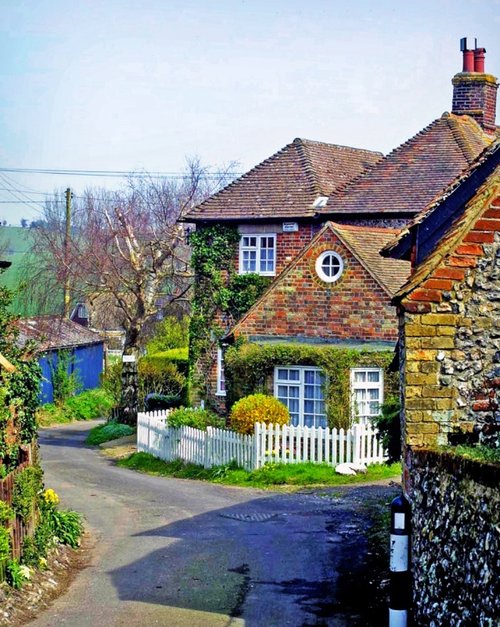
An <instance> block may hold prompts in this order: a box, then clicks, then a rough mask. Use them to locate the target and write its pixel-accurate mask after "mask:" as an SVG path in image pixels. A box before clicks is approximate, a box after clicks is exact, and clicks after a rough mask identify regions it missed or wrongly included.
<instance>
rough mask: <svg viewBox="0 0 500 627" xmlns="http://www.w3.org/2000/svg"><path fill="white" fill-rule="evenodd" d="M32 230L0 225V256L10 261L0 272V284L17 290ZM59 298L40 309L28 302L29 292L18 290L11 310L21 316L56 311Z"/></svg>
mask: <svg viewBox="0 0 500 627" xmlns="http://www.w3.org/2000/svg"><path fill="white" fill-rule="evenodd" d="M32 237H33V231H31V230H30V229H23V228H22V227H20V226H3V227H0V258H1V259H3V260H5V261H11V262H12V265H11V267H10V268H8V269H7V270H5V271H4V272H3V273H2V274H0V285H2V286H5V287H8V288H9V289H11V290H14V291H15V290H17V289H18V288H19V285H20V284H21V283H22V281H23V277H24V275H25V267H26V262H27V261H28V257H29V251H30V248H31V245H32V242H33V240H32ZM61 300H62V297H61V298H55V299H52V301H51V303H50V305H49V306H47V305H45V306H44V307H43V308H42V309H40V308H39V307H38V306H37V305H36V304H35V303H32V302H29V301H30V299H29V294H28V293H27V292H20V293H19V294H17V295H16V296H15V297H14V300H13V303H12V310H13V311H14V312H15V313H16V314H19V315H20V316H22V317H26V316H34V315H39V314H44V313H56V312H57V311H59V310H60V303H61Z"/></svg>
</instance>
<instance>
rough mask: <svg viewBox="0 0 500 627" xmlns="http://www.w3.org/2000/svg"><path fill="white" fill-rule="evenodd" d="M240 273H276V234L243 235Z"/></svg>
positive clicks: (268, 274) (267, 274)
mask: <svg viewBox="0 0 500 627" xmlns="http://www.w3.org/2000/svg"><path fill="white" fill-rule="evenodd" d="M239 271H240V274H250V273H255V274H261V275H263V276H274V275H275V274H276V235H275V234H274V233H273V234H264V235H260V234H259V235H257V234H255V235H253V234H252V235H248V234H245V235H242V236H241V240H240V266H239Z"/></svg>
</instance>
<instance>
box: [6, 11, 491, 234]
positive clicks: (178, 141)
mask: <svg viewBox="0 0 500 627" xmlns="http://www.w3.org/2000/svg"><path fill="white" fill-rule="evenodd" d="M0 18H1V19H0V59H1V62H0V73H1V75H0V220H7V222H8V223H10V224H13V225H19V223H20V220H21V218H27V219H37V217H40V211H41V210H42V203H43V202H44V200H45V199H46V198H50V197H51V195H52V194H53V193H54V191H55V190H57V189H59V190H60V189H64V188H66V187H71V188H72V190H74V192H75V193H76V194H78V193H79V192H81V191H83V189H85V188H86V187H88V186H91V185H105V186H106V187H108V188H110V189H113V188H116V187H119V186H120V185H121V184H122V183H123V180H122V179H119V178H111V177H101V178H92V177H84V176H76V175H74V174H65V175H48V174H43V175H42V174H36V173H19V172H12V171H11V170H18V169H51V170H79V171H91V170H92V171H95V170H102V171H120V172H132V171H142V170H145V171H148V172H174V173H178V172H181V171H182V170H183V168H184V167H185V164H186V159H187V158H191V157H195V156H196V157H199V159H200V160H201V163H202V164H204V165H206V166H209V167H211V168H213V169H214V170H217V169H219V168H222V167H224V166H225V165H227V164H229V163H232V162H236V163H237V164H238V165H237V168H236V169H237V170H238V171H239V172H244V171H246V170H248V169H250V168H251V167H253V166H254V165H256V164H257V163H259V162H261V161H262V160H264V159H266V158H267V157H269V156H271V155H272V154H273V153H274V152H276V151H277V150H279V149H280V148H282V147H283V146H284V145H286V144H287V143H289V142H291V141H292V140H293V139H294V138H295V137H302V138H306V139H312V140H318V141H325V142H330V143H335V144H342V145H348V146H355V147H361V148H368V149H373V150H380V151H382V152H384V153H387V152H389V151H390V150H391V149H393V148H394V147H396V146H397V145H399V144H400V143H402V142H404V141H405V140H406V139H408V138H409V137H411V136H412V135H414V134H415V133H416V132H418V131H419V130H420V129H422V128H423V127H424V126H426V125H427V124H429V123H430V122H431V121H432V120H434V119H436V118H437V117H439V116H440V115H441V114H442V113H443V112H444V111H449V110H450V108H451V96H452V86H451V78H452V77H453V75H454V74H456V73H457V72H459V71H461V68H462V65H461V64H462V60H461V53H460V49H459V43H460V38H461V37H464V36H472V37H477V40H478V45H479V46H481V47H485V48H486V51H487V53H486V71H487V72H490V73H492V74H494V75H496V76H500V37H499V32H500V0H307V1H306V0H142V1H138V0H134V1H131V0H101V1H99V0H87V1H83V0H72V1H71V2H68V1H67V0H27V1H25V0H15V1H14V0H0ZM497 123H498V117H497ZM2 169H3V170H2Z"/></svg>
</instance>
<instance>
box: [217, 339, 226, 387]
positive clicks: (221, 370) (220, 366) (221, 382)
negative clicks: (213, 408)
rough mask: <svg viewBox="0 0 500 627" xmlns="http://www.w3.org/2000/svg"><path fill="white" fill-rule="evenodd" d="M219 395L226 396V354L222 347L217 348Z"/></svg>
mask: <svg viewBox="0 0 500 627" xmlns="http://www.w3.org/2000/svg"><path fill="white" fill-rule="evenodd" d="M216 395H217V396H226V377H225V376H224V356H223V354H222V349H221V348H219V349H217V392H216Z"/></svg>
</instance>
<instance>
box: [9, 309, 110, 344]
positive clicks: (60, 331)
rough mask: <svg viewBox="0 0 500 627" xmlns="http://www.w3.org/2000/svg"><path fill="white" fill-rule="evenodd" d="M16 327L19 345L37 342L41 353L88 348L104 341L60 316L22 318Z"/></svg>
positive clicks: (95, 334) (92, 332)
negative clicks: (79, 347)
mask: <svg viewBox="0 0 500 627" xmlns="http://www.w3.org/2000/svg"><path fill="white" fill-rule="evenodd" d="M16 326H17V328H18V329H19V343H20V344H21V345H22V346H24V344H26V342H27V341H29V340H35V341H36V342H38V349H39V350H41V351H44V350H51V349H59V348H72V347H74V346H86V345H88V344H95V343H97V342H101V341H102V339H101V337H100V335H99V334H98V333H95V332H94V331H89V329H85V328H84V327H82V326H81V325H79V324H76V322H72V321H71V320H68V318H61V317H60V316H37V317H35V318H21V319H20V320H18V321H17V322H16Z"/></svg>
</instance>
